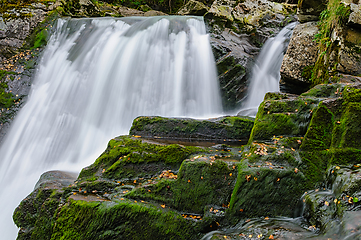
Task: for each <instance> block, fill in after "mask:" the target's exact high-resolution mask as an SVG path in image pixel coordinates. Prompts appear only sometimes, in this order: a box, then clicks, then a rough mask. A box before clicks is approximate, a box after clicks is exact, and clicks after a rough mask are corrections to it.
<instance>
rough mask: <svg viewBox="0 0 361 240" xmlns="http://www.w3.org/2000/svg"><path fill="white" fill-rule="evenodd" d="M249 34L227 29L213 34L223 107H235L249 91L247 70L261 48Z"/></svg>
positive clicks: (227, 108)
mask: <svg viewBox="0 0 361 240" xmlns="http://www.w3.org/2000/svg"><path fill="white" fill-rule="evenodd" d="M252 41H253V37H252V35H251V36H250V35H249V34H246V33H243V34H237V33H235V32H233V31H231V30H230V29H225V30H224V31H222V32H221V33H220V34H215V33H212V34H211V38H210V42H211V45H212V50H213V54H214V56H215V60H216V63H217V70H218V79H219V83H220V89H221V96H222V103H223V109H225V110H230V109H234V108H236V107H237V106H238V105H239V102H240V100H241V99H242V98H244V97H245V95H246V92H247V85H248V84H247V72H248V70H247V69H248V68H249V66H250V65H251V63H252V59H253V58H254V57H255V56H256V55H257V54H258V51H259V48H258V47H257V46H255V45H254V43H252Z"/></svg>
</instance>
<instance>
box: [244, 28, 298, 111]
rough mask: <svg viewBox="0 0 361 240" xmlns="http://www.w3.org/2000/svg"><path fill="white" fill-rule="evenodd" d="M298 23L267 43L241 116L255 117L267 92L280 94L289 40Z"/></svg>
mask: <svg viewBox="0 0 361 240" xmlns="http://www.w3.org/2000/svg"><path fill="white" fill-rule="evenodd" d="M296 25H297V23H296V22H293V23H290V24H288V25H287V26H286V27H284V28H283V29H282V30H281V31H280V32H279V33H278V34H277V36H276V37H274V38H270V39H268V40H267V41H266V43H265V44H264V46H263V47H262V49H261V52H260V54H259V56H258V57H257V60H256V63H255V65H254V66H253V68H252V73H251V79H250V85H249V90H248V96H247V99H246V100H245V102H244V103H243V106H242V109H241V110H240V112H239V115H243V116H251V117H255V116H256V114H257V111H258V106H259V105H260V104H261V102H262V101H263V98H264V96H265V95H266V93H267V92H279V90H280V87H279V81H280V79H281V75H280V69H281V65H282V60H283V56H284V54H285V52H286V50H287V47H288V42H289V39H290V37H291V35H292V32H293V29H294V28H295V27H296Z"/></svg>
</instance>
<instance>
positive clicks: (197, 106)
mask: <svg viewBox="0 0 361 240" xmlns="http://www.w3.org/2000/svg"><path fill="white" fill-rule="evenodd" d="M221 113H222V107H221V99H220V94H219V86H218V82H217V73H216V69H215V63H214V59H213V54H212V51H211V46H210V44H209V39H208V35H207V34H206V30H205V25H204V22H203V19H202V18H201V17H179V16H169V17H163V16H162V17H151V18H140V17H131V18H119V19H114V18H102V19H86V20H84V19H78V20H69V19H59V20H58V22H57V25H56V30H55V32H54V34H53V35H52V36H51V38H50V40H49V42H48V45H47V47H46V49H45V50H44V55H43V57H42V60H41V63H40V65H39V69H38V70H37V73H36V76H35V79H34V82H33V85H32V88H31V92H30V95H29V99H28V101H27V103H26V105H25V106H24V107H23V109H21V111H20V112H19V113H18V115H17V117H16V119H15V120H14V122H13V124H12V127H11V129H10V131H9V132H8V133H7V137H6V139H5V140H4V143H3V145H2V146H1V149H0V156H2V158H1V162H0V187H1V191H0V206H1V215H0V232H1V233H2V236H1V239H5V240H13V239H15V238H16V234H17V231H18V229H17V228H16V227H15V225H14V224H13V223H12V213H13V211H14V209H15V208H16V206H17V205H18V204H19V202H20V201H21V200H22V199H23V198H24V197H26V195H27V194H29V193H30V192H31V191H32V189H33V187H34V185H35V183H36V181H37V179H38V178H39V176H40V175H41V173H43V172H44V171H47V170H51V169H56V170H67V171H79V170H80V169H81V168H83V167H85V166H87V165H90V164H91V163H93V162H94V160H95V159H96V158H97V156H99V155H100V153H101V152H102V151H103V150H104V149H105V147H106V144H107V142H108V141H109V140H110V139H111V138H113V137H115V136H119V135H126V134H128V131H129V128H130V126H131V123H132V121H133V119H134V118H135V117H137V116H140V115H153V116H154V115H161V116H182V117H184V116H185V117H196V118H197V117H198V118H204V117H212V116H219V115H221Z"/></svg>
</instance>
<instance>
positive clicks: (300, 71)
mask: <svg viewBox="0 0 361 240" xmlns="http://www.w3.org/2000/svg"><path fill="white" fill-rule="evenodd" d="M317 33H318V27H317V23H316V22H307V23H303V24H299V25H297V26H296V28H295V29H294V30H293V34H292V38H291V40H290V43H289V45H288V49H287V52H286V54H285V56H284V58H283V62H282V66H281V82H282V83H283V84H285V85H287V84H288V83H292V84H295V85H297V83H299V84H302V83H304V84H303V85H305V84H306V85H307V84H310V80H309V79H310V78H311V76H310V74H311V70H312V66H314V65H315V63H316V60H317V55H318V44H317V42H316V41H314V38H315V35H316V34H317Z"/></svg>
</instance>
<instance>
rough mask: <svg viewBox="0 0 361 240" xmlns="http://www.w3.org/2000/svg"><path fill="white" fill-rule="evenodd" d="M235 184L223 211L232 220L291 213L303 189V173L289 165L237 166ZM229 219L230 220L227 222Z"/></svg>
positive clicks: (288, 214) (291, 214)
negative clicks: (276, 167)
mask: <svg viewBox="0 0 361 240" xmlns="http://www.w3.org/2000/svg"><path fill="white" fill-rule="evenodd" d="M238 169H239V172H238V177H237V183H236V186H235V188H234V190H233V193H232V198H231V201H230V208H229V210H228V211H227V213H228V214H229V217H233V221H234V220H235V219H239V218H250V217H261V216H268V217H272V216H293V214H294V210H295V209H296V207H297V204H298V200H299V198H300V197H301V195H302V194H303V192H304V191H305V180H306V178H305V176H304V175H303V174H302V173H301V172H297V173H296V172H295V171H294V169H292V168H284V169H270V168H269V167H251V168H250V167H248V166H246V165H245V164H242V165H239V167H238ZM231 222H232V221H231Z"/></svg>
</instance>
